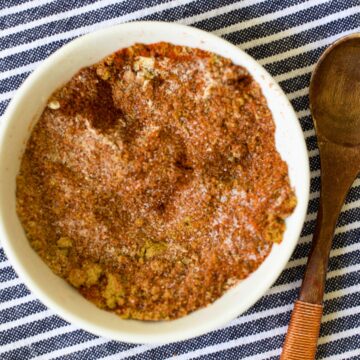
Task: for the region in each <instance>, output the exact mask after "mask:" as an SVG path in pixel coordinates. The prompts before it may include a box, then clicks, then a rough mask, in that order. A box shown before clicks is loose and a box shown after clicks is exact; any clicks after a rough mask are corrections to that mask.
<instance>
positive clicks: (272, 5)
mask: <svg viewBox="0 0 360 360" xmlns="http://www.w3.org/2000/svg"><path fill="white" fill-rule="evenodd" d="M301 2H302V1H299V0H284V1H267V2H263V3H260V4H256V5H252V6H248V7H246V8H242V9H238V10H233V11H230V12H228V13H225V14H222V15H219V16H216V17H213V18H211V19H205V20H202V21H199V22H196V23H195V24H194V26H196V27H199V28H201V29H203V30H206V31H215V30H218V29H222V28H226V27H228V26H231V25H235V24H238V23H242V22H244V21H247V20H251V19H254V18H257V17H260V16H264V15H267V14H271V13H273V12H275V11H280V10H283V9H286V8H288V7H290V6H293V5H296V4H300V3H301ZM266 24H269V22H267V23H266ZM248 29H249V31H251V30H250V29H251V28H248ZM245 31H246V30H245ZM224 37H225V38H226V39H227V40H229V41H230V42H233V43H236V42H235V41H233V39H229V38H228V36H227V35H225V36H224ZM243 38H245V39H246V35H244V37H243ZM247 38H248V39H252V37H251V35H250V34H249V35H248V37H247ZM245 41H246V40H245Z"/></svg>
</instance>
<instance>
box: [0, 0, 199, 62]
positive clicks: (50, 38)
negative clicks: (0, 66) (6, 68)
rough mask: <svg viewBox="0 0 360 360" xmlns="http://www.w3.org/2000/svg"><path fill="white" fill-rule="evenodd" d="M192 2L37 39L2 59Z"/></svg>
mask: <svg viewBox="0 0 360 360" xmlns="http://www.w3.org/2000/svg"><path fill="white" fill-rule="evenodd" d="M192 1H193V0H173V1H171V2H168V3H163V4H159V5H154V6H152V7H148V8H146V9H144V10H138V11H134V12H132V13H129V14H126V15H122V16H119V17H116V18H111V19H108V20H104V21H100V22H98V23H96V24H91V25H86V26H83V27H80V28H76V29H73V30H70V31H66V32H63V33H60V34H55V35H52V36H48V37H46V38H43V39H37V40H35V41H32V42H29V43H26V44H21V45H18V46H14V47H12V48H8V49H4V50H2V51H0V58H3V57H6V56H9V55H13V54H17V53H19V52H23V51H26V50H30V49H34V48H36V47H39V46H42V45H46V44H50V43H52V42H55V41H60V40H66V39H69V38H71V37H76V36H79V35H83V34H86V33H89V32H92V31H96V30H99V29H103V28H104V27H108V26H112V25H118V24H120V23H123V22H126V21H130V20H135V19H137V18H138V17H144V16H147V15H151V14H154V13H157V12H161V11H164V10H167V9H171V8H173V7H177V6H180V5H186V4H189V3H191V2H192Z"/></svg>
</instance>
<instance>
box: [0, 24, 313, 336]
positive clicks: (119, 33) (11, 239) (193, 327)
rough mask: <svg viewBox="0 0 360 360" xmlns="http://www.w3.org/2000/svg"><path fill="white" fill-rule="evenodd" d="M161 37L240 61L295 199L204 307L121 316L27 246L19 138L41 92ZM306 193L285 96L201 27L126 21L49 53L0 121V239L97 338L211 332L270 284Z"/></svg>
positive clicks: (40, 104)
mask: <svg viewBox="0 0 360 360" xmlns="http://www.w3.org/2000/svg"><path fill="white" fill-rule="evenodd" d="M158 41H167V42H171V43H173V44H178V45H186V46H191V47H197V48H201V49H204V50H208V51H212V52H215V53H217V54H219V55H222V56H225V57H228V58H230V59H231V60H232V61H233V62H234V63H236V64H239V65H243V66H245V67H246V68H247V69H248V70H249V71H250V73H251V74H252V75H253V77H254V78H255V79H256V81H257V82H258V83H259V84H260V85H261V87H262V90H263V93H264V95H265V97H266V98H267V101H268V105H269V107H270V109H271V111H272V113H273V117H274V121H275V123H276V145H277V148H278V151H279V152H280V154H281V156H282V158H283V159H284V160H285V161H286V162H287V164H288V167H289V174H290V180H291V184H292V186H293V187H294V188H295V191H296V195H297V198H298V205H297V207H296V209H295V212H294V213H293V215H291V217H289V218H288V219H287V221H286V223H287V230H286V232H285V235H284V239H283V242H282V243H281V244H280V245H274V246H273V249H272V251H271V253H270V255H269V256H268V258H267V259H266V260H265V261H264V262H263V264H262V265H261V266H260V267H259V269H258V270H257V271H255V272H254V273H253V274H251V276H249V277H248V278H247V279H245V280H243V281H242V282H240V283H239V284H238V285H237V286H236V287H234V288H232V289H231V290H229V291H228V292H227V293H226V294H225V295H224V296H222V297H221V298H220V299H218V300H217V301H216V302H215V303H213V304H211V305H209V306H208V307H206V308H204V309H201V310H198V311H196V312H194V313H192V314H190V315H188V316H186V317H184V318H181V319H178V320H173V321H169V322H142V321H134V320H122V319H120V318H118V317H117V316H115V315H113V314H111V313H108V312H105V311H102V310H99V309H98V308H96V307H95V306H94V305H93V304H91V303H90V302H88V301H86V300H85V299H83V298H82V297H81V296H80V295H79V294H78V293H77V291H76V290H74V289H73V288H71V287H70V286H69V285H68V284H67V283H65V281H63V280H62V279H60V278H58V277H57V276H55V275H54V274H53V273H52V272H51V271H50V270H49V269H48V267H47V266H46V265H45V264H44V263H43V262H42V261H41V260H40V258H39V257H38V256H37V255H36V253H35V252H34V251H33V250H32V249H31V248H30V246H29V244H28V241H27V239H26V238H25V235H24V232H23V230H22V227H21V225H20V222H19V220H18V218H17V215H16V210H15V178H16V175H17V172H18V169H19V165H20V159H21V155H22V152H23V151H24V148H25V144H26V141H27V139H28V137H29V134H30V131H31V128H32V126H33V125H34V123H35V122H36V120H37V118H38V117H39V115H40V114H41V112H42V110H43V108H44V106H45V104H46V100H47V98H48V97H49V96H50V94H51V93H52V92H53V91H54V90H55V89H56V88H58V87H59V86H61V85H63V84H64V83H65V82H66V81H68V80H69V79H70V78H71V77H72V76H73V75H74V74H75V73H76V72H77V71H78V70H79V69H80V68H81V67H84V66H87V65H90V64H93V63H95V62H97V61H99V60H100V59H102V58H103V57H104V56H106V55H108V54H110V53H112V52H114V51H116V50H117V49H120V48H124V47H127V46H130V45H133V44H134V43H136V42H142V43H153V42H158ZM308 193H309V164H308V158H307V151H306V147H305V142H304V138H303V133H302V131H301V128H300V126H299V123H298V120H297V118H296V116H295V114H294V111H293V109H292V108H291V106H290V104H289V102H288V100H287V99H286V97H285V95H284V94H283V92H282V91H281V89H280V88H279V87H278V85H277V84H276V83H275V82H274V80H273V79H272V78H271V77H270V76H269V75H268V73H267V72H266V71H265V70H264V69H263V68H262V67H261V66H260V65H259V64H257V63H256V62H255V61H254V60H253V59H252V58H251V57H249V56H248V55H246V54H245V53H243V52H242V51H241V50H239V49H238V48H237V47H235V46H233V45H231V44H229V43H227V42H226V41H224V40H222V39H220V38H217V37H215V36H213V35H211V34H208V33H205V32H203V31H200V30H197V29H193V28H189V27H185V26H181V25H175V24H164V23H156V22H155V23H154V22H148V23H142V22H140V23H130V24H124V25H119V26H116V27H113V28H109V29H105V30H101V31H98V32H95V33H92V34H89V35H86V36H84V37H82V38H79V39H77V40H75V41H73V42H71V43H70V44H68V45H66V46H65V47H63V48H62V49H60V50H59V51H57V52H56V53H55V54H53V55H52V56H50V57H49V58H48V59H47V60H46V61H44V63H43V64H42V65H41V66H40V67H39V68H38V69H37V70H36V71H35V72H34V73H33V74H31V75H30V76H29V78H28V79H27V80H26V81H25V83H24V84H23V85H22V87H21V88H20V89H19V90H18V92H17V94H16V95H15V97H14V98H13V100H12V102H11V104H10V105H9V107H8V109H7V111H6V114H5V116H4V118H3V119H2V121H1V123H0V238H1V240H2V243H3V245H4V248H5V251H6V253H7V255H8V257H9V259H10V260H11V262H12V264H13V265H14V267H15V269H16V271H17V272H18V273H19V275H20V276H21V277H22V279H23V280H24V281H25V283H26V284H27V286H28V287H29V288H30V289H31V290H32V291H34V292H35V294H36V295H37V296H38V297H39V298H40V300H42V301H43V302H44V303H45V304H46V305H47V306H49V307H51V308H53V309H54V310H55V311H56V312H57V313H58V314H59V315H60V316H62V317H63V318H65V319H66V320H68V321H70V322H73V323H75V324H76V325H78V326H80V327H82V328H84V329H86V330H88V331H90V332H93V333H95V334H97V335H100V336H105V337H109V338H112V339H116V340H122V341H128V342H135V343H143V342H170V341H177V340H182V339H186V338H190V337H193V336H196V335H200V334H202V333H205V332H207V331H210V330H212V329H214V328H216V327H218V326H221V325H223V324H224V323H226V322H227V321H229V320H231V319H233V318H235V317H236V316H238V315H239V314H240V313H242V312H243V311H245V310H246V309H248V308H249V307H250V306H251V305H252V304H253V303H254V302H255V301H256V300H258V299H259V297H260V296H261V295H263V294H264V292H265V291H266V290H267V289H268V288H269V287H270V286H271V284H272V283H273V282H274V281H275V280H276V278H277V277H278V276H279V274H280V272H281V270H282V269H283V268H284V266H285V264H286V263H287V261H288V259H289V257H290V255H291V253H292V251H293V249H294V247H295V245H296V242H297V239H298V237H299V235H300V231H301V228H302V225H303V222H304V218H305V214H306V207H307V202H308Z"/></svg>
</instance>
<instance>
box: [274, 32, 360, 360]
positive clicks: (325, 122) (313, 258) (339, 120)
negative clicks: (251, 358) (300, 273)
mask: <svg viewBox="0 0 360 360" xmlns="http://www.w3.org/2000/svg"><path fill="white" fill-rule="evenodd" d="M310 108H311V113H312V117H313V121H314V124H315V129H316V134H317V141H318V147H319V151H320V162H321V191H320V206H319V211H318V216H317V224H316V229H315V233H314V237H313V241H312V248H311V252H310V255H309V259H308V262H307V266H306V271H305V275H304V280H303V283H302V286H301V290H300V296H299V300H298V301H296V303H295V306H294V310H293V312H292V316H291V320H290V325H289V328H288V332H287V335H286V339H285V343H284V347H283V351H282V354H281V357H280V359H282V360H285V359H286V360H312V359H315V354H316V347H317V340H318V337H319V330H320V324H321V316H322V308H323V306H322V302H323V296H324V289H325V278H326V271H327V266H328V260H329V254H330V249H331V243H332V238H333V235H334V231H335V226H336V222H337V219H338V216H339V213H340V210H341V207H342V205H343V203H344V200H345V197H346V194H347V192H348V190H349V188H350V186H351V184H352V183H353V181H354V179H355V178H356V176H357V175H358V173H359V171H360V34H353V35H350V36H346V37H344V38H342V39H340V40H338V41H336V42H335V43H334V44H332V45H331V46H330V47H329V48H328V49H327V50H326V51H325V52H324V53H323V54H322V56H321V58H320V60H319V62H318V64H317V66H316V68H315V70H314V72H313V74H312V78H311V82H310Z"/></svg>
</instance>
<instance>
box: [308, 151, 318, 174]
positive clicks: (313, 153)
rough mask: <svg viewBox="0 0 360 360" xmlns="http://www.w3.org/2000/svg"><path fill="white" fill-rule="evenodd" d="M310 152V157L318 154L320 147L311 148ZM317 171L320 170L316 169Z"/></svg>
mask: <svg viewBox="0 0 360 360" xmlns="http://www.w3.org/2000/svg"><path fill="white" fill-rule="evenodd" d="M308 154H309V157H314V156H318V155H319V149H317V148H316V149H313V150H309V151H308ZM316 171H318V170H316ZM319 175H320V173H319Z"/></svg>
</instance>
